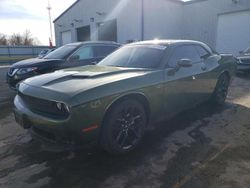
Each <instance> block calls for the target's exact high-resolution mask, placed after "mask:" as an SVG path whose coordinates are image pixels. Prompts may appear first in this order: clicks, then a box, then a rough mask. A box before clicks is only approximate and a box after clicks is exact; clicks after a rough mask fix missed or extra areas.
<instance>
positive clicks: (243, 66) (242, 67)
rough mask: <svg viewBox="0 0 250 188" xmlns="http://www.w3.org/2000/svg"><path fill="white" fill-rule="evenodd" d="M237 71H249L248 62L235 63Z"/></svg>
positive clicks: (249, 65)
mask: <svg viewBox="0 0 250 188" xmlns="http://www.w3.org/2000/svg"><path fill="white" fill-rule="evenodd" d="M237 72H238V73H241V72H242V73H250V64H243V63H238V64H237Z"/></svg>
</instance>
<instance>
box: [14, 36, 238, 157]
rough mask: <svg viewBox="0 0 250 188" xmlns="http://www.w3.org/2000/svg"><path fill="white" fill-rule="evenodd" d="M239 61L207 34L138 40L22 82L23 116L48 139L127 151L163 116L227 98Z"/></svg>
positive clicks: (19, 102)
mask: <svg viewBox="0 0 250 188" xmlns="http://www.w3.org/2000/svg"><path fill="white" fill-rule="evenodd" d="M235 69H236V63H235V58H234V57H233V56H232V55H219V54H217V53H214V52H213V51H212V50H211V49H210V48H209V47H208V46H207V45H206V44H204V43H201V42H196V41H181V40H180V41H179V40H177V41H175V40H171V41H145V42H138V43H134V44H130V45H126V46H124V47H122V48H120V49H119V50H117V51H116V52H114V53H112V54H110V55H109V56H107V57H106V58H105V59H103V60H102V61H101V62H100V63H98V64H97V65H88V66H82V67H76V68H70V69H64V70H61V71H56V72H54V73H51V74H49V76H44V75H41V76H37V77H34V78H30V79H27V80H25V81H24V82H21V84H20V86H19V87H18V94H17V96H16V97H15V102H14V103H15V107H16V109H15V116H16V120H17V122H18V123H19V124H20V125H22V126H23V127H24V128H29V129H30V132H31V134H32V136H33V137H34V138H37V139H39V140H42V141H44V142H45V143H49V144H51V145H59V146H63V147H72V146H75V145H82V144H90V143H99V144H100V145H101V146H102V147H103V148H104V149H105V150H107V151H108V152H112V153H125V152H128V151H130V150H132V149H134V148H135V147H136V146H137V145H138V143H139V142H140V140H141V138H142V136H143V133H144V131H145V129H146V128H147V127H148V126H150V125H154V124H155V123H156V122H157V121H160V120H163V119H166V118H169V117H171V116H173V115H176V114H178V113H179V112H181V111H183V110H186V109H188V108H191V107H194V105H196V104H198V103H201V102H204V101H205V100H208V99H209V98H212V101H213V102H215V103H217V104H223V103H224V101H225V99H226V96H227V91H228V86H229V84H230V81H231V78H232V77H233V76H234V73H235ZM169 126H170V125H169Z"/></svg>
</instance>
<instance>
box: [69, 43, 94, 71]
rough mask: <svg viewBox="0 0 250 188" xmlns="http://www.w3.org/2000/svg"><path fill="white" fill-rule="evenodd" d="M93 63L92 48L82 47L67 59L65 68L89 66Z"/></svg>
mask: <svg viewBox="0 0 250 188" xmlns="http://www.w3.org/2000/svg"><path fill="white" fill-rule="evenodd" d="M95 61H96V59H95V56H94V49H93V46H90V45H89V46H82V47H80V48H79V49H78V50H77V51H76V52H74V53H73V54H72V55H71V56H70V57H69V58H68V60H67V62H66V63H67V64H66V67H77V66H84V65H90V64H92V63H93V62H95Z"/></svg>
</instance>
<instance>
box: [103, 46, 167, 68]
mask: <svg viewBox="0 0 250 188" xmlns="http://www.w3.org/2000/svg"><path fill="white" fill-rule="evenodd" d="M165 49H166V46H159V45H151V46H150V45H149V46H146V45H145V46H144V45H138V46H126V47H122V48H120V49H119V50H117V51H116V52H114V53H112V54H111V55H109V56H108V57H106V58H105V59H103V60H102V61H101V62H100V63H99V65H104V66H115V67H130V68H156V67H158V66H159V63H160V61H161V59H162V57H163V55H164V52H165Z"/></svg>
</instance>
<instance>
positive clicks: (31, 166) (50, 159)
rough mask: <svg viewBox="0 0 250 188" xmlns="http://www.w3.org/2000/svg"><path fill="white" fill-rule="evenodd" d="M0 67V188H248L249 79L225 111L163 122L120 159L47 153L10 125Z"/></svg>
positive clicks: (234, 89)
mask: <svg viewBox="0 0 250 188" xmlns="http://www.w3.org/2000/svg"><path fill="white" fill-rule="evenodd" d="M6 70H7V68H6V67H0V187H18V188H20V187H25V188H29V187H32V188H33V187H60V188H61V187H67V188H68V187H115V188H117V187H167V188H168V187H169V188H178V187H183V188H201V187H202V188H206V187H211V188H217V187H218V188H238V187H239V188H242V187H249V185H250V147H249V144H250V109H249V108H250V94H249V93H250V82H249V81H250V79H249V78H246V77H244V78H236V79H235V80H234V81H233V83H232V85H231V88H230V93H229V96H228V100H227V103H226V105H225V106H223V107H215V106H213V105H211V104H209V103H206V104H202V105H200V106H198V107H197V108H195V109H191V110H189V111H186V112H184V113H182V114H180V115H178V116H176V117H175V118H173V119H171V120H169V121H166V122H162V123H161V124H159V125H157V127H156V128H155V129H154V130H152V131H150V132H148V133H147V134H146V136H145V139H144V141H143V143H142V145H141V146H140V147H139V148H138V149H137V150H136V151H134V152H132V153H130V154H128V155H125V156H110V155H108V154H107V153H105V152H102V151H99V150H97V149H94V148H93V149H89V150H82V151H78V152H61V153H51V152H48V151H45V150H44V148H43V147H42V146H40V145H39V143H37V142H35V141H32V139H31V138H30V136H29V135H28V134H27V133H26V131H24V130H23V129H21V128H20V127H19V126H18V125H17V124H16V123H15V121H14V117H13V114H12V107H13V105H12V101H13V97H14V95H15V93H14V92H13V91H10V90H9V89H8V87H7V86H6V84H5V83H4V81H5V78H4V77H5V72H6Z"/></svg>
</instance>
